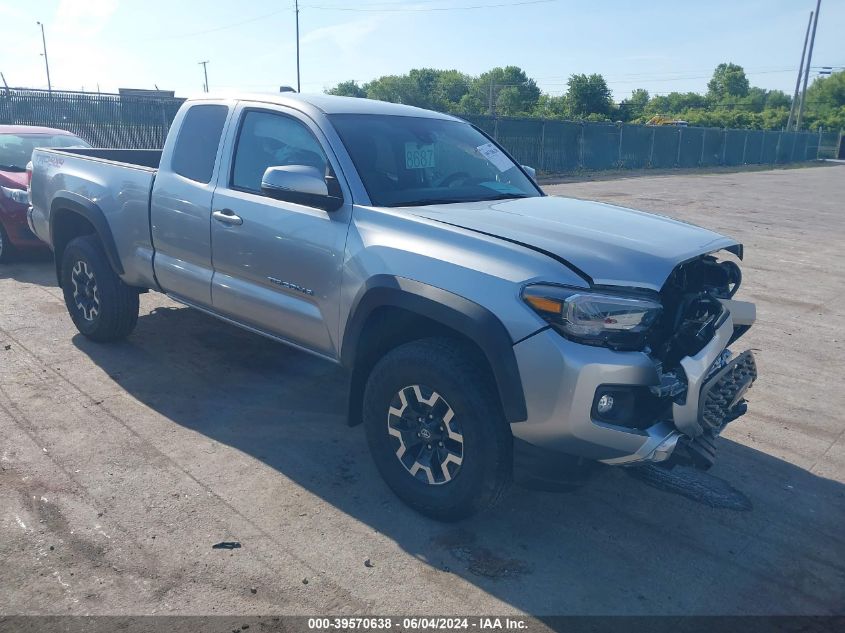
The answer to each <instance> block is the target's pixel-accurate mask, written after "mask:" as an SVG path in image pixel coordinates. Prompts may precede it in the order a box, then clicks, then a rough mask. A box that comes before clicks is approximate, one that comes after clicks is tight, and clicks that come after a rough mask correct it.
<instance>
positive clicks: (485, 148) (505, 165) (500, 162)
mask: <svg viewBox="0 0 845 633" xmlns="http://www.w3.org/2000/svg"><path fill="white" fill-rule="evenodd" d="M475 149H476V151H477V152H478V153H479V154H481V155H482V156H483V157H484V158H486V159H487V160H489V161H490V162H491V163H493V166H494V167H495V168H496V169H498V170H499V171H507V170H508V169H510V168H511V167H513V163H512V162H511V160H510V159H509V158H508V157H507V156H505V155H504V153H503V152H502V150H500V149H499V148H498V147H496V146H495V145H493V143H485V144H484V145H479V146H478V147H476V148H475Z"/></svg>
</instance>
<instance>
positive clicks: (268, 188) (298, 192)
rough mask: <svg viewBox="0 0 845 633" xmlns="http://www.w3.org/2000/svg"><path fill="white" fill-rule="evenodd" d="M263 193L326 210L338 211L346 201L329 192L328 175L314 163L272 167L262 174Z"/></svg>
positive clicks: (277, 198)
mask: <svg viewBox="0 0 845 633" xmlns="http://www.w3.org/2000/svg"><path fill="white" fill-rule="evenodd" d="M261 193H263V194H264V195H265V196H269V197H270V198H275V199H276V200H284V201H285V202H293V203H294V204H302V205H305V206H308V207H317V208H318V209H323V210H325V211H336V210H337V209H339V208H340V207H341V206H342V205H343V198H341V197H337V196H331V195H329V188H328V185H326V178H325V176H324V175H323V174H322V173H320V170H319V169H317V168H316V167H311V166H310V165H285V166H283V167H268V168H267V169H266V170H265V172H264V175H263V176H262V177H261Z"/></svg>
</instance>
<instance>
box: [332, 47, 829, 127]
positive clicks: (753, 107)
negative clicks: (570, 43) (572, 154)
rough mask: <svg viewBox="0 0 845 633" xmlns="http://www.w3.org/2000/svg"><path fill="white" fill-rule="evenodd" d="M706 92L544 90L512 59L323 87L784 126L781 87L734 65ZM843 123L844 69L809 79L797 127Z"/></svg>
mask: <svg viewBox="0 0 845 633" xmlns="http://www.w3.org/2000/svg"><path fill="white" fill-rule="evenodd" d="M707 88H708V90H707V94H706V95H702V94H698V93H696V92H670V93H669V94H666V95H653V96H652V95H649V93H648V91H647V90H644V89H642V88H638V89H636V90H634V91H633V92H632V93H631V96H630V97H628V98H627V99H623V100H622V101H621V102H620V103H619V104H618V105H617V104H614V102H613V100H612V98H611V93H610V90H609V89H608V87H607V82H606V81H605V80H604V77H602V76H601V75H598V74H592V75H584V74H580V75H572V76H571V77H570V78H569V82H568V90H567V93H566V94H565V95H561V96H552V95H549V94H543V93H542V92H541V90H540V88H539V87H538V86H537V84H536V82H535V81H534V80H533V79H531V78H530V77H528V75H527V74H526V72H525V71H524V70H522V69H521V68H519V67H517V66H505V67H499V68H493V69H491V70H488V71H487V72H485V73H482V74H481V75H479V76H478V77H472V76H470V75H467V74H464V73H461V72H459V71H457V70H438V69H435V68H415V69H413V70H411V71H410V72H408V73H407V74H405V75H386V76H384V77H379V78H378V79H374V80H373V81H370V82H368V83H365V84H363V85H359V84H358V83H356V82H355V81H344V82H342V83H339V84H338V85H336V86H335V87H333V88H331V89H330V90H328V91H327V92H328V93H329V94H333V95H344V96H352V97H367V98H370V99H380V100H382V101H392V102H395V103H405V104H408V105H414V106H419V107H422V108H429V109H432V110H438V111H440V112H453V113H455V114H459V115H461V114H464V115H485V114H488V113H489V112H490V111H491V106H492V110H493V111H494V113H495V114H497V115H501V116H520V117H523V116H531V117H542V118H547V119H583V120H588V121H608V120H621V121H625V122H632V123H645V122H646V121H647V120H648V119H650V118H651V117H652V116H654V115H661V116H663V117H667V118H670V119H681V120H684V121H687V122H688V123H689V124H690V125H696V126H705V127H728V128H755V129H765V130H779V129H783V128H784V127H785V126H786V122H787V119H788V118H789V109H790V106H791V104H792V99H791V97H790V96H789V95H787V94H785V93H784V92H782V91H780V90H766V89H765V88H759V87H756V86H751V85H749V82H748V78H747V77H746V76H745V71H744V70H743V69H742V67H741V66H738V65H736V64H733V63H724V64H719V65H718V66H717V67H716V69H715V70H714V71H713V78H712V79H711V80H710V82H709V83H708V84H707ZM819 126H822V127H824V128H827V129H833V130H836V129H845V71H843V72H838V73H834V74H832V75H831V76H829V77H825V78H819V79H816V80H815V81H814V82H813V84H812V85H811V86H810V87H809V89H808V91H807V106H806V109H805V112H804V117H803V120H802V128H803V129H811V130H815V129H817V128H818V127H819Z"/></svg>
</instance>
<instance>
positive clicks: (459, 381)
mask: <svg viewBox="0 0 845 633" xmlns="http://www.w3.org/2000/svg"><path fill="white" fill-rule="evenodd" d="M364 424H365V428H366V432H367V441H368V444H369V447H370V452H371V454H372V456H373V460H374V461H375V463H376V466H377V468H378V469H379V472H380V473H381V475H382V477H383V478H384V480H385V481H386V482H387V485H388V486H390V488H391V489H392V490H393V492H395V493H396V495H397V496H398V497H399V498H401V499H402V500H403V501H404V502H405V503H407V504H408V505H409V506H411V507H412V508H414V509H415V510H417V511H419V512H421V513H422V514H425V515H427V516H430V517H432V518H435V519H439V520H442V521H455V520H458V519H462V518H464V517H467V516H469V515H471V514H474V513H475V512H478V511H479V510H483V509H486V508H489V507H491V506H492V505H494V504H495V503H496V501H498V499H499V498H500V497H501V495H502V493H503V491H504V490H505V488H506V487H507V484H508V482H509V481H510V478H511V471H512V450H513V447H512V445H513V439H512V436H511V434H510V429H509V428H508V425H507V423H506V421H505V419H504V415H503V414H502V411H501V406H500V404H499V398H498V395H497V393H496V391H495V388H494V387H493V385H492V384H491V380H490V379H489V378H488V376H487V372H486V371H484V367H483V366H482V365H481V363H480V361H477V360H475V359H474V358H473V354H472V352H471V350H470V349H468V348H467V346H465V345H464V344H462V342H461V341H458V340H452V339H445V338H431V339H423V340H419V341H414V342H411V343H407V344H404V345H401V346H400V347H397V348H396V349H394V350H392V351H390V352H389V353H388V354H386V355H385V356H384V358H382V359H381V360H380V361H379V362H378V363H377V364H376V366H375V367H374V368H373V370H372V372H371V373H370V376H369V378H368V380H367V385H366V389H365V392H364Z"/></svg>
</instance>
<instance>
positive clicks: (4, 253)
mask: <svg viewBox="0 0 845 633" xmlns="http://www.w3.org/2000/svg"><path fill="white" fill-rule="evenodd" d="M13 256H14V246H12V243H11V242H10V241H9V235H8V234H7V233H6V229H4V228H3V225H2V224H0V264H8V263H9V262H10V261H12V257H13Z"/></svg>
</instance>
